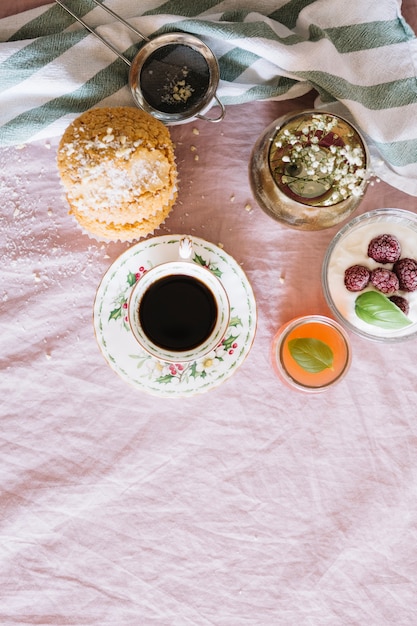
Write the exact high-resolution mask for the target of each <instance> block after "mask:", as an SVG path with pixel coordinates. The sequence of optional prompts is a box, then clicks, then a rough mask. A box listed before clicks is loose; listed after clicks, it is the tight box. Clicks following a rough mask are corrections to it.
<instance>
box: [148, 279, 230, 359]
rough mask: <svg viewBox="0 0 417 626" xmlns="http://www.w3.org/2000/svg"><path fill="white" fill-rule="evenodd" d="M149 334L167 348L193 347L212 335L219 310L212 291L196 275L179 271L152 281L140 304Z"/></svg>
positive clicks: (172, 349) (177, 350) (151, 339)
mask: <svg viewBox="0 0 417 626" xmlns="http://www.w3.org/2000/svg"><path fill="white" fill-rule="evenodd" d="M138 313H139V320H140V324H141V326H142V328H143V331H144V333H145V335H146V336H147V337H148V339H150V341H152V342H153V343H154V344H155V345H157V346H159V347H160V348H163V349H165V350H171V351H173V352H181V351H186V350H192V349H193V348H196V347H197V346H200V345H201V344H202V343H204V342H205V341H206V339H208V337H210V335H211V333H212V332H213V329H214V327H215V324H216V321H217V316H218V310H217V304H216V299H215V297H214V295H213V293H212V292H211V290H210V289H209V288H208V287H207V286H206V285H205V284H204V283H203V282H201V281H200V280H198V279H197V278H195V277H193V276H187V275H182V274H175V275H170V276H164V277H162V278H160V279H158V280H157V281H155V282H154V283H152V284H151V285H150V286H149V287H148V288H147V290H146V291H145V293H144V294H143V296H142V298H141V301H140V304H139V311H138Z"/></svg>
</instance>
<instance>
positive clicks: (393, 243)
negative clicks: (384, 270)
mask: <svg viewBox="0 0 417 626" xmlns="http://www.w3.org/2000/svg"><path fill="white" fill-rule="evenodd" d="M368 256H369V257H370V258H371V259H374V261H376V262H377V263H395V261H398V259H399V258H400V256H401V244H400V242H399V241H398V239H397V237H395V236H394V235H389V234H384V235H378V237H374V238H373V239H372V240H371V241H370V242H369V245H368Z"/></svg>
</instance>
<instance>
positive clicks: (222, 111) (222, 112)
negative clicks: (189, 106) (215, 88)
mask: <svg viewBox="0 0 417 626" xmlns="http://www.w3.org/2000/svg"><path fill="white" fill-rule="evenodd" d="M214 99H215V100H216V102H217V104H218V106H219V107H220V114H219V116H218V117H207V115H198V114H197V115H196V117H198V119H200V120H205V121H206V122H221V121H222V119H223V118H224V116H225V114H226V109H225V107H224V104H223V103H222V102H220V100H219V99H218V97H217V95H216V96H214Z"/></svg>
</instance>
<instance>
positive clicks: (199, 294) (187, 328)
mask: <svg viewBox="0 0 417 626" xmlns="http://www.w3.org/2000/svg"><path fill="white" fill-rule="evenodd" d="M192 255H193V246H192V241H191V239H190V238H189V237H183V238H182V239H181V241H180V244H179V258H178V260H175V261H168V262H166V263H161V264H160V265H156V266H155V267H153V268H152V269H150V270H148V271H147V272H145V273H144V274H143V275H142V276H141V277H140V278H139V280H138V281H137V283H136V284H135V286H134V287H133V289H132V292H131V295H130V299H129V304H128V317H129V325H130V328H131V330H132V333H133V335H134V337H135V339H136V340H137V342H138V343H139V344H140V346H141V347H142V348H143V349H144V350H145V351H146V352H148V353H149V354H151V355H152V356H154V357H155V358H157V359H160V360H163V361H172V362H178V363H181V362H185V361H193V360H198V359H200V358H202V357H204V356H205V355H207V354H209V353H210V352H212V351H213V350H214V349H215V348H216V347H217V346H218V345H219V344H220V343H221V341H222V339H223V337H224V335H225V333H226V330H227V328H228V325H229V319H230V304H229V299H228V296H227V293H226V290H225V288H224V286H223V284H222V282H221V281H220V280H219V278H217V276H215V275H214V274H213V273H212V272H211V271H210V269H208V268H206V267H204V266H203V265H200V264H199V263H196V262H194V261H193V260H192Z"/></svg>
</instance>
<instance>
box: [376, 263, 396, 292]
mask: <svg viewBox="0 0 417 626" xmlns="http://www.w3.org/2000/svg"><path fill="white" fill-rule="evenodd" d="M371 283H372V284H373V286H374V287H376V288H377V289H378V290H379V291H381V292H382V293H385V294H389V293H394V292H395V291H397V290H398V288H399V280H398V276H397V275H396V274H394V272H392V271H391V270H387V269H385V268H384V267H377V268H376V269H374V270H372V272H371Z"/></svg>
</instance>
